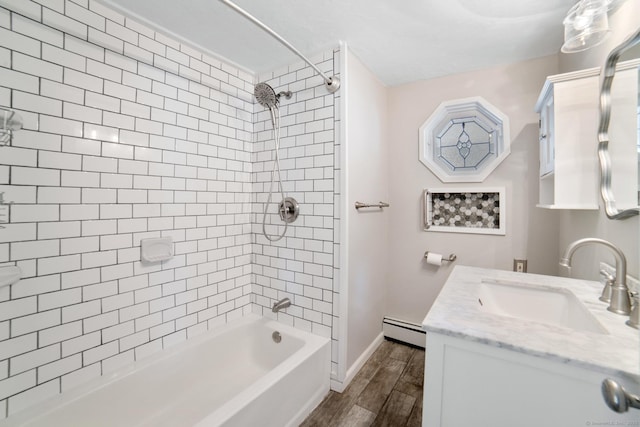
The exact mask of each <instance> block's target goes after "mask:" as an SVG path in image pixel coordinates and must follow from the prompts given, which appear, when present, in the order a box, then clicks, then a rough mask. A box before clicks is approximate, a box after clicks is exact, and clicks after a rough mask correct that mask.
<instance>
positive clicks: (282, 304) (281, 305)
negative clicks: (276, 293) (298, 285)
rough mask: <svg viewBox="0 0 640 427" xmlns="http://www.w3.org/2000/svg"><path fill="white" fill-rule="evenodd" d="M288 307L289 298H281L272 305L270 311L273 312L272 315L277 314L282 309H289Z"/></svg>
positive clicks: (289, 303)
mask: <svg viewBox="0 0 640 427" xmlns="http://www.w3.org/2000/svg"><path fill="white" fill-rule="evenodd" d="M290 305H291V300H290V299H289V298H283V299H281V300H280V301H278V302H274V303H273V308H272V309H271V311H273V312H274V313H277V312H279V311H280V310H282V309H283V308H287V307H289V306H290Z"/></svg>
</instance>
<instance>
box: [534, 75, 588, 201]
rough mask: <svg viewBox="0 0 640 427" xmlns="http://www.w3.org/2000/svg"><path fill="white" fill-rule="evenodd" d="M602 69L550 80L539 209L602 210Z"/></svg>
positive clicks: (544, 103) (542, 108) (541, 105)
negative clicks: (600, 160)
mask: <svg viewBox="0 0 640 427" xmlns="http://www.w3.org/2000/svg"><path fill="white" fill-rule="evenodd" d="M599 72H600V70H599V69H598V68H593V69H588V70H583V71H578V72H574V73H566V74H559V75H555V76H549V77H547V80H546V82H545V84H544V87H543V88H542V92H541V93H540V97H539V98H538V102H537V103H536V112H537V113H538V114H540V197H539V204H538V207H541V208H548V209H598V158H597V151H598V139H597V134H598V116H599V114H598V95H599V92H600V88H599Z"/></svg>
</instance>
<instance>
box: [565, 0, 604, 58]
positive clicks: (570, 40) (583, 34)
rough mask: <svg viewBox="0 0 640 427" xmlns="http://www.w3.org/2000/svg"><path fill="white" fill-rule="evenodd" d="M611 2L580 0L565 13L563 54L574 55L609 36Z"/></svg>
mask: <svg viewBox="0 0 640 427" xmlns="http://www.w3.org/2000/svg"><path fill="white" fill-rule="evenodd" d="M610 3H611V0H581V1H579V2H578V3H576V4H575V5H574V6H573V7H572V8H571V9H570V10H569V12H568V13H567V16H566V18H565V19H564V21H563V22H562V23H563V24H564V44H563V45H562V48H561V49H560V50H561V51H562V52H563V53H574V52H581V51H583V50H587V49H589V48H592V47H594V46H597V45H599V44H600V43H602V42H603V41H604V39H605V38H606V37H607V35H609V32H610V30H609V19H608V16H607V10H608V6H609V4H610Z"/></svg>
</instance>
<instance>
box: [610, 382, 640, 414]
mask: <svg viewBox="0 0 640 427" xmlns="http://www.w3.org/2000/svg"><path fill="white" fill-rule="evenodd" d="M602 396H603V397H604V401H605V402H606V404H607V406H608V407H609V408H611V410H612V411H615V412H620V413H622V412H627V411H628V410H629V408H635V409H640V397H638V396H636V395H633V394H630V393H628V392H627V391H626V390H625V389H624V387H622V386H621V385H620V384H618V383H617V382H616V381H614V380H612V379H611V378H607V379H606V380H604V381H602Z"/></svg>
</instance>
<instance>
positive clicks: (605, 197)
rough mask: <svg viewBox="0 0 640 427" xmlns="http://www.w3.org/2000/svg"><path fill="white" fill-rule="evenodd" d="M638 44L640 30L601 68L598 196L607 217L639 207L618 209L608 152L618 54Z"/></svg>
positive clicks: (633, 212) (632, 212)
mask: <svg viewBox="0 0 640 427" xmlns="http://www.w3.org/2000/svg"><path fill="white" fill-rule="evenodd" d="M638 44H640V30H638V31H637V32H636V33H635V34H632V35H631V36H629V38H627V39H626V40H625V41H623V42H622V43H621V44H620V45H619V46H618V47H616V48H615V49H613V50H612V51H611V53H609V56H608V57H607V60H606V62H605V64H604V69H603V70H602V75H603V79H602V88H601V89H600V124H599V126H598V160H599V163H600V196H601V197H602V201H603V202H604V211H605V213H606V214H607V218H609V219H627V218H631V217H632V216H635V215H638V213H640V208H630V209H624V210H620V209H618V208H617V206H616V200H615V197H614V195H613V191H612V189H611V174H612V172H613V169H612V167H611V155H610V154H609V142H610V141H609V123H610V122H611V86H612V85H613V78H614V76H615V74H616V65H617V63H618V60H619V59H620V56H622V54H623V53H624V52H626V51H627V50H629V49H631V48H633V47H634V46H636V45H638Z"/></svg>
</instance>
